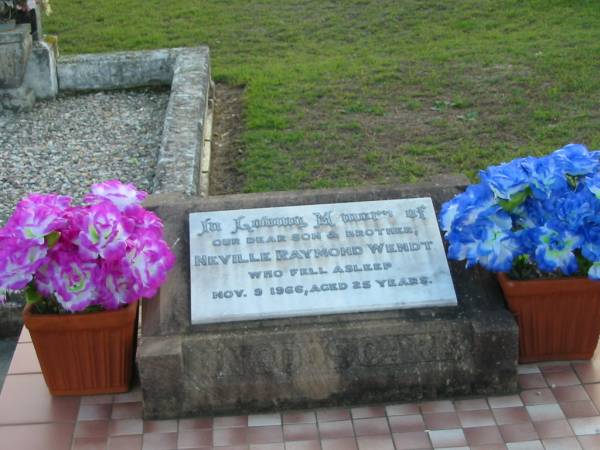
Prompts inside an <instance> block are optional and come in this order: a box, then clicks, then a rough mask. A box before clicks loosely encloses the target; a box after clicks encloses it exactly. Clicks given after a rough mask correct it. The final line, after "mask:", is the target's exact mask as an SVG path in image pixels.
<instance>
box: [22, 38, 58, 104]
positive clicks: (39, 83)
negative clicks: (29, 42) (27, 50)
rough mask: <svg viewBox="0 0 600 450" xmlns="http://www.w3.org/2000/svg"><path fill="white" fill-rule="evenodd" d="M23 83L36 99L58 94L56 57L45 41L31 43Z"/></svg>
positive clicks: (52, 96) (48, 97) (53, 96)
mask: <svg viewBox="0 0 600 450" xmlns="http://www.w3.org/2000/svg"><path fill="white" fill-rule="evenodd" d="M24 85H25V86H27V87H28V88H29V89H31V90H32V91H33V93H34V95H35V98H36V99H50V98H55V97H56V95H57V94H58V78H57V74H56V58H55V57H54V51H53V49H52V47H51V46H50V45H49V44H47V43H46V42H43V41H36V42H34V43H33V48H32V51H31V57H30V58H29V61H28V62H27V70H26V72H25V80H24Z"/></svg>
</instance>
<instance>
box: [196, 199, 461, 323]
mask: <svg viewBox="0 0 600 450" xmlns="http://www.w3.org/2000/svg"><path fill="white" fill-rule="evenodd" d="M189 225H190V276H191V316H192V317H191V319H192V323H195V324H200V323H215V322H231V321H239V320H256V319H266V318H276V317H291V316H304V315H318V314H333V313H349V312H358V311H377V310H389V309H398V308H416V307H426V306H454V305H456V294H455V292H454V287H453V284H452V278H451V276H450V272H449V269H448V263H447V261H446V255H445V253H444V248H443V245H442V240H441V237H440V232H439V229H438V226H437V220H436V216H435V211H434V209H433V204H432V202H431V199H430V198H416V199H399V200H385V201H367V202H354V203H333V204H321V205H302V206H286V207H277V208H258V209H239V210H230V211H211V212H199V213H192V214H190V222H189Z"/></svg>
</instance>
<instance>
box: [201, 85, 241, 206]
mask: <svg viewBox="0 0 600 450" xmlns="http://www.w3.org/2000/svg"><path fill="white" fill-rule="evenodd" d="M243 94H244V88H243V87H238V86H228V85H226V84H222V83H217V84H216V86H215V105H214V117H213V130H212V145H211V161H210V185H209V193H210V195H225V194H234V193H239V192H241V191H242V187H243V185H244V179H243V176H242V174H241V173H240V171H239V170H238V161H239V160H240V159H241V158H242V157H243V155H244V151H245V148H244V143H243V141H242V132H243V129H244V127H243V122H244V121H243V113H244V111H243Z"/></svg>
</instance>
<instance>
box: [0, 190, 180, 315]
mask: <svg viewBox="0 0 600 450" xmlns="http://www.w3.org/2000/svg"><path fill="white" fill-rule="evenodd" d="M146 196H147V194H146V193H145V192H143V191H138V190H137V189H136V188H135V187H134V186H133V185H132V184H123V183H121V182H120V181H118V180H110V181H106V182H104V183H100V184H95V185H93V186H92V189H91V192H90V193H89V194H88V195H86V196H85V198H84V204H83V205H82V206H73V205H72V199H71V198H70V197H66V196H61V195H54V194H32V195H30V196H29V197H27V198H25V199H23V200H21V201H20V202H19V204H18V205H17V207H16V209H15V211H14V213H13V215H12V216H11V217H10V218H9V219H8V221H7V223H6V225H5V226H4V227H3V228H0V302H3V301H4V300H5V299H6V293H7V292H9V291H20V290H25V293H26V298H27V301H28V302H30V303H34V304H36V305H37V309H38V311H39V312H46V311H59V312H62V311H70V312H78V311H84V310H98V309H104V310H111V309H117V308H120V307H121V306H123V305H125V304H128V303H131V302H134V301H136V300H138V299H140V298H142V297H145V298H149V297H152V296H154V295H155V294H156V292H157V291H158V289H159V287H160V286H161V284H163V283H164V281H165V279H166V276H167V272H168V271H169V269H171V267H172V266H173V264H174V263H175V256H174V255H173V253H172V252H171V249H170V248H169V246H168V245H167V244H166V243H165V241H164V240H163V227H162V222H161V220H160V219H159V218H158V217H157V216H156V215H155V214H154V213H152V212H150V211H146V210H145V209H144V208H143V207H142V206H141V202H142V200H143V199H144V198H145V197H146Z"/></svg>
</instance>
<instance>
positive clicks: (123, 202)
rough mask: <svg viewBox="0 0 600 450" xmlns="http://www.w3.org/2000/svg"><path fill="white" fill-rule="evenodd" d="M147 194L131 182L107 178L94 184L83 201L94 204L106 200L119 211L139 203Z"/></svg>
mask: <svg viewBox="0 0 600 450" xmlns="http://www.w3.org/2000/svg"><path fill="white" fill-rule="evenodd" d="M147 196H148V194H147V193H146V192H144V191H138V190H137V189H136V188H135V186H134V185H133V184H123V183H121V182H120V181H119V180H109V181H105V182H104V183H99V184H94V185H93V186H92V189H91V193H90V194H88V195H86V196H85V198H84V201H85V202H86V203H88V204H96V203H101V202H103V201H105V200H108V201H110V202H111V203H113V204H114V205H115V206H116V207H117V208H118V209H119V210H120V211H125V210H127V209H128V208H130V207H131V206H134V205H139V204H140V203H141V202H142V201H143V200H144V199H145V198H146V197H147Z"/></svg>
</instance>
